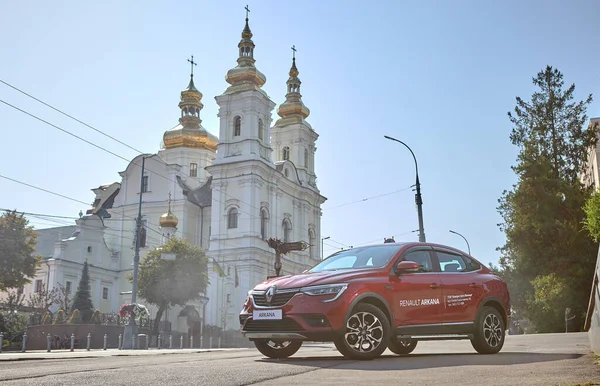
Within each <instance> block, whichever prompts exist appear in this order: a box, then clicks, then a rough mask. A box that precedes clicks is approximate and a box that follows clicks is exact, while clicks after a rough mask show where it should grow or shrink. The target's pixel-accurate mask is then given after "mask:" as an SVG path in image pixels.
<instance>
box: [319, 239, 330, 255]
mask: <svg viewBox="0 0 600 386" xmlns="http://www.w3.org/2000/svg"><path fill="white" fill-rule="evenodd" d="M329 238H331V236H327V237H322V238H321V260H323V259H324V258H325V254H324V253H323V245H324V244H323V241H325V240H327V239H329Z"/></svg>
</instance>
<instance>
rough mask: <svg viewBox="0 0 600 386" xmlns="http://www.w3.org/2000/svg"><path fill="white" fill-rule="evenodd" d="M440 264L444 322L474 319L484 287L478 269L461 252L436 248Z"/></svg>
mask: <svg viewBox="0 0 600 386" xmlns="http://www.w3.org/2000/svg"><path fill="white" fill-rule="evenodd" d="M434 252H435V255H436V258H437V260H438V263H439V266H440V278H441V283H442V293H443V299H444V317H443V319H444V323H461V322H473V321H474V320H475V315H476V313H477V305H478V304H479V303H480V301H481V299H482V297H483V295H484V288H483V282H482V280H481V277H480V274H479V273H478V272H477V270H478V269H479V268H481V267H480V266H479V265H478V264H477V263H476V262H475V261H474V260H472V259H470V258H468V257H467V256H464V255H462V254H460V253H457V252H454V251H450V250H445V249H435V250H434Z"/></svg>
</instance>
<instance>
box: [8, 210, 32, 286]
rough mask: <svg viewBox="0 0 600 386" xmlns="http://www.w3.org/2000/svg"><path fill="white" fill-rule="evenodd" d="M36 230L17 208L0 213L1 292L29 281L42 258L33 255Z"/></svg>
mask: <svg viewBox="0 0 600 386" xmlns="http://www.w3.org/2000/svg"><path fill="white" fill-rule="evenodd" d="M36 238H37V233H36V232H35V231H34V230H33V227H31V226H29V221H28V220H27V219H26V218H25V217H24V216H23V215H22V214H18V213H17V212H16V211H7V212H5V213H4V214H3V215H2V216H0V251H2V253H0V291H6V290H7V289H9V288H21V287H23V286H24V285H25V284H28V283H30V282H31V278H32V277H33V276H34V275H35V271H36V269H37V267H38V265H39V263H40V260H41V258H40V257H39V256H34V252H35V245H36Z"/></svg>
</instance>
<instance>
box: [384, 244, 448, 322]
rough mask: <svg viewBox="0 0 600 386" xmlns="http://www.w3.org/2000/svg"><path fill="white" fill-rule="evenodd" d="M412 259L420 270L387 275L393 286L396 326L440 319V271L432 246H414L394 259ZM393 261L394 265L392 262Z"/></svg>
mask: <svg viewBox="0 0 600 386" xmlns="http://www.w3.org/2000/svg"><path fill="white" fill-rule="evenodd" d="M403 260H404V261H414V262H415V263H417V264H419V266H420V267H421V268H420V270H419V272H415V273H402V274H399V275H396V274H395V272H394V273H393V274H392V275H391V276H390V280H392V287H393V298H394V304H393V312H394V324H395V327H400V326H415V325H423V324H436V323H441V322H442V317H443V304H444V303H443V298H442V288H441V279H440V273H439V272H438V267H437V266H436V265H434V264H435V262H434V258H433V255H432V250H431V247H417V248H416V249H415V248H412V249H409V250H408V251H406V252H404V253H403V254H402V256H401V257H400V258H399V259H398V260H397V261H396V262H395V265H396V264H398V262H400V261H403ZM395 265H394V266H395Z"/></svg>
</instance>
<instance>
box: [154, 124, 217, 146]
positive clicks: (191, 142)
mask: <svg viewBox="0 0 600 386" xmlns="http://www.w3.org/2000/svg"><path fill="white" fill-rule="evenodd" d="M163 143H164V147H165V149H173V148H176V147H189V148H192V149H206V150H210V151H214V152H216V151H217V145H218V144H219V139H218V138H217V137H216V136H214V135H212V134H211V133H209V132H208V131H206V129H205V128H204V127H202V126H200V127H199V128H197V129H194V128H185V127H183V126H182V125H177V126H176V127H175V128H173V129H171V130H167V131H165V134H164V135H163Z"/></svg>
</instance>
